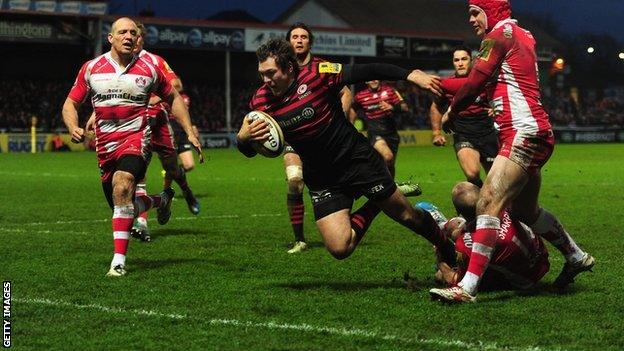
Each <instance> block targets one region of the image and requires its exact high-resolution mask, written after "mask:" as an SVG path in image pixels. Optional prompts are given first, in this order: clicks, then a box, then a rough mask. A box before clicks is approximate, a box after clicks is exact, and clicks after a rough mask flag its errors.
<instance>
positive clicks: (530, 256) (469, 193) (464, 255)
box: [436, 182, 550, 290]
mask: <svg viewBox="0 0 624 351" xmlns="http://www.w3.org/2000/svg"><path fill="white" fill-rule="evenodd" d="M478 198H479V188H478V187H477V186H476V185H474V184H472V183H469V182H462V183H459V184H457V185H456V186H455V187H454V188H453V204H454V205H455V209H456V210H457V213H458V214H460V215H462V216H463V218H462V217H455V218H451V219H449V220H448V221H447V222H446V224H445V225H444V230H445V231H447V233H448V234H447V235H449V236H450V237H451V238H452V239H453V240H454V241H455V250H456V251H457V253H458V260H457V263H458V267H457V268H456V269H453V268H451V267H449V265H448V264H446V263H444V262H441V263H439V264H438V271H437V272H436V280H438V281H440V282H442V283H444V284H447V285H449V286H455V285H456V284H457V283H458V282H459V281H460V280H461V279H462V278H463V276H464V274H465V273H466V269H467V268H468V265H469V262H470V253H471V249H472V245H473V239H472V237H473V235H474V233H475V220H476V218H475V208H476V205H477V199H478ZM500 220H501V231H500V232H499V233H498V240H497V241H496V245H495V246H494V251H493V253H492V259H491V262H490V265H489V266H488V268H487V270H486V271H485V273H484V275H483V281H482V283H481V288H485V289H490V290H492V289H519V290H526V289H530V288H532V287H534V286H535V284H537V282H539V281H540V280H541V279H542V278H543V277H544V275H545V274H546V273H547V272H548V270H549V269H550V263H549V262H548V250H547V249H546V247H545V246H544V242H543V241H542V239H541V238H540V237H539V236H537V235H535V234H534V233H533V232H532V231H531V229H530V228H529V227H528V226H526V225H525V224H524V223H521V222H520V221H518V220H516V219H512V218H511V217H510V216H509V212H508V211H506V210H503V212H501V216H500Z"/></svg>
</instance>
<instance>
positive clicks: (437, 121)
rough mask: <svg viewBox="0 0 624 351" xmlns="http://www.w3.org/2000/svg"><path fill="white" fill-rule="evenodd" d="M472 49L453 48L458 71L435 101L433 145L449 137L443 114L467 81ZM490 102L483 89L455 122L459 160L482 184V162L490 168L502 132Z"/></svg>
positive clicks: (471, 178) (473, 180)
mask: <svg viewBox="0 0 624 351" xmlns="http://www.w3.org/2000/svg"><path fill="white" fill-rule="evenodd" d="M470 53H471V50H470V49H469V48H467V47H457V48H455V50H453V67H454V68H455V75H454V76H452V77H449V78H445V79H442V90H444V95H443V96H442V97H441V98H439V99H437V100H435V101H434V102H433V103H432V104H431V108H430V112H429V117H430V118H431V129H432V131H433V140H432V141H433V145H436V146H444V145H445V144H446V138H445V137H444V135H442V115H443V114H444V112H445V111H446V109H447V108H448V104H449V103H450V101H452V100H453V96H455V94H456V93H457V91H458V90H459V88H461V87H462V86H463V85H464V83H465V82H466V77H467V76H468V74H469V73H470V68H471V65H472V57H471V56H470ZM489 109H490V106H489V104H488V101H487V96H486V95H485V92H483V93H481V94H480V95H479V96H478V97H477V99H476V100H475V102H474V103H473V104H471V105H470V106H469V107H468V108H467V109H466V111H465V112H463V114H462V117H461V118H458V119H456V120H455V122H454V128H453V144H454V147H455V152H456V154H457V161H459V166H460V167H461V169H462V171H463V172H464V175H465V176H466V180H468V181H469V182H471V183H473V184H475V185H477V186H478V187H481V186H482V185H483V181H482V180H481V176H480V173H481V166H483V169H485V171H486V172H487V171H489V170H490V168H491V167H492V162H494V158H495V157H496V154H497V153H498V135H497V132H496V129H495V128H494V120H493V119H492V118H491V117H490V116H489V115H488V111H489Z"/></svg>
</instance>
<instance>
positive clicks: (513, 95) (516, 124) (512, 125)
mask: <svg viewBox="0 0 624 351" xmlns="http://www.w3.org/2000/svg"><path fill="white" fill-rule="evenodd" d="M469 5H470V7H469V14H470V23H471V24H472V26H473V28H474V29H475V31H476V33H477V35H478V36H481V37H482V38H483V41H482V42H481V49H480V52H479V55H478V57H477V60H476V63H475V65H474V67H473V68H472V71H471V72H470V74H469V76H468V79H467V81H466V83H465V84H464V86H463V87H462V88H461V89H459V91H458V92H457V94H456V95H455V97H454V99H453V102H452V103H451V107H450V109H449V111H448V112H447V114H445V116H444V117H443V124H444V125H445V129H449V128H452V124H453V123H454V122H455V121H456V120H457V119H460V118H462V116H461V112H462V111H465V110H466V108H468V106H470V104H472V103H473V102H474V101H475V99H476V98H477V96H478V95H479V94H480V93H481V92H482V91H483V90H484V89H486V86H487V89H486V91H487V95H488V100H489V101H490V105H491V106H492V108H493V109H494V113H495V115H496V123H497V124H498V126H499V128H500V131H499V144H500V149H499V152H498V156H496V159H495V160H494V163H493V165H492V168H491V169H490V172H489V173H488V175H487V178H486V179H485V183H484V184H483V187H482V189H481V192H480V195H479V201H478V202H477V227H476V228H477V229H476V232H475V234H474V235H473V241H474V244H473V246H472V253H471V255H470V263H469V265H468V271H467V273H466V275H464V277H463V278H462V280H461V282H459V283H458V285H457V286H456V287H452V288H448V289H432V290H431V291H430V292H431V294H432V296H433V297H434V298H439V299H444V300H448V301H472V300H474V297H475V296H476V293H477V290H478V285H479V281H480V280H481V277H482V275H483V272H484V271H485V269H486V268H487V265H488V263H489V262H490V258H491V257H492V252H493V248H494V245H495V244H496V238H497V237H498V233H499V232H500V230H501V223H500V219H499V217H500V214H501V212H502V211H503V209H505V208H510V209H511V210H510V213H511V215H512V216H513V218H515V219H518V220H520V221H521V222H522V223H526V224H530V227H531V229H532V230H533V232H534V233H536V234H538V235H540V236H542V237H543V238H544V239H546V240H547V241H549V242H550V243H552V244H553V245H555V247H557V249H558V250H559V251H561V253H562V254H563V255H564V257H565V260H566V263H565V265H564V267H563V270H562V271H561V273H560V274H559V276H558V277H557V278H556V279H555V283H554V284H555V286H557V287H559V288H564V287H566V286H567V285H568V284H570V283H571V282H573V281H574V278H575V277H576V276H577V275H578V274H579V273H581V272H584V271H588V270H591V268H592V267H593V266H594V263H595V260H594V258H593V257H592V256H591V255H590V254H589V253H587V252H585V251H583V250H581V249H580V248H579V247H578V246H577V244H576V243H575V242H574V240H573V239H572V237H570V235H569V234H568V233H567V232H566V231H565V230H564V229H563V226H562V225H561V223H560V222H559V220H558V219H557V218H556V217H555V216H554V215H552V214H551V213H550V212H548V211H546V210H545V209H543V208H540V206H539V204H538V197H539V189H540V185H541V168H542V166H543V165H544V164H545V163H546V162H547V161H548V159H549V158H550V156H551V154H552V151H553V148H554V136H553V132H552V128H551V125H550V122H549V119H548V114H547V113H546V111H545V110H544V108H543V107H542V104H541V102H540V91H539V81H538V72H537V55H536V53H535V39H534V38H533V36H532V35H531V33H530V32H529V31H527V30H525V29H523V28H521V27H520V26H518V24H517V22H516V21H515V20H513V19H511V7H510V5H509V3H508V1H507V0H469ZM488 83H489V84H488ZM434 295H435V296H434Z"/></svg>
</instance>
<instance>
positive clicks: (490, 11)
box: [468, 0, 511, 33]
mask: <svg viewBox="0 0 624 351" xmlns="http://www.w3.org/2000/svg"><path fill="white" fill-rule="evenodd" d="M468 5H470V7H473V8H476V9H477V10H479V11H482V12H483V13H485V32H486V33H489V32H490V31H491V30H492V28H494V26H495V25H496V23H498V22H500V21H502V20H505V19H507V18H510V17H511V5H510V4H509V0H468Z"/></svg>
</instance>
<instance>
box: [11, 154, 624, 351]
mask: <svg viewBox="0 0 624 351" xmlns="http://www.w3.org/2000/svg"><path fill="white" fill-rule="evenodd" d="M208 155H209V156H210V160H209V161H208V162H207V163H206V164H205V165H199V166H198V167H197V169H196V170H194V171H193V172H192V173H190V174H189V176H188V178H189V182H190V184H191V185H192V187H193V189H194V190H195V192H196V194H197V195H199V196H200V200H201V202H202V213H201V214H200V216H199V217H197V218H192V215H190V213H189V212H188V210H187V209H186V206H185V203H184V201H183V200H182V199H177V201H175V202H174V205H173V211H174V214H173V218H172V220H171V221H170V222H169V224H167V225H166V226H158V224H157V223H156V222H155V221H153V220H150V226H151V228H152V232H153V238H154V241H153V242H151V243H141V242H137V241H134V240H133V241H132V242H131V243H130V249H129V254H128V267H129V275H128V276H127V277H124V278H122V279H110V278H108V279H107V278H105V277H104V274H105V273H106V271H107V269H108V265H109V263H110V259H111V253H112V241H111V237H112V235H111V228H110V212H109V209H108V207H107V205H106V202H105V200H104V197H103V195H102V192H101V189H100V183H99V177H98V175H99V173H98V169H97V167H96V160H95V155H94V154H92V153H86V152H85V153H64V154H49V153H48V154H36V155H31V154H0V179H2V181H1V182H0V184H1V190H0V250H1V251H2V254H1V255H0V258H1V260H2V261H1V262H0V278H2V279H3V280H11V281H12V284H13V288H12V291H13V299H14V301H13V319H12V322H13V344H14V348H15V349H16V350H25V349H31V350H43V349H58V350H90V349H100V350H122V349H156V350H172V349H197V350H204V349H217V350H267V349H271V350H336V349H348V350H365V349H380V350H397V349H406V350H407V349H409V350H466V349H473V350H481V349H512V350H525V349H532V350H590V349H593V350H621V349H624V303H623V302H622V301H624V293H623V290H622V284H621V282H622V276H624V272H623V265H622V262H621V261H619V259H620V258H621V252H622V248H623V245H622V242H623V238H624V235H623V234H624V231H623V229H622V225H621V223H622V220H621V214H620V212H621V211H622V209H624V186H623V185H622V184H623V178H622V174H623V172H624V166H623V163H622V161H623V160H624V145H559V146H558V147H557V149H556V151H555V154H554V156H553V158H552V159H551V160H550V162H549V163H548V165H547V166H546V167H545V169H544V173H543V174H544V177H543V178H544V181H543V186H542V193H541V202H542V204H543V206H544V207H547V208H549V209H550V210H551V212H553V213H555V214H557V216H559V218H560V219H561V220H562V222H563V223H564V225H565V226H566V228H567V229H568V231H569V232H570V233H572V234H573V236H574V237H575V238H576V239H577V241H578V242H579V243H580V245H582V246H583V247H584V248H586V249H587V250H589V251H590V252H591V253H592V254H593V255H594V256H595V257H596V259H597V265H596V267H595V269H594V273H593V274H583V275H581V276H580V277H579V279H578V281H577V283H575V284H574V286H573V287H572V288H571V289H570V292H569V294H566V295H556V294H553V293H551V292H550V291H549V289H548V287H549V284H550V283H551V282H552V280H553V279H554V277H556V275H557V274H558V272H559V270H560V269H561V266H562V265H563V260H562V259H561V256H560V255H559V253H558V252H556V251H555V250H554V249H553V248H551V247H550V249H551V250H550V251H551V263H552V264H551V272H550V273H548V275H547V276H546V277H545V278H544V284H543V289H540V290H539V291H538V292H537V293H536V294H533V295H521V294H517V293H514V292H492V293H481V294H480V295H479V301H478V303H477V304H474V305H462V306H445V305H440V304H438V303H434V302H431V301H430V300H429V296H428V293H427V290H428V289H429V288H430V287H431V286H433V279H432V273H433V252H432V250H431V247H430V245H429V244H428V243H427V242H426V241H425V240H423V239H422V238H420V237H418V236H416V235H414V234H412V233H410V232H409V231H408V230H407V229H405V228H403V227H401V226H399V225H397V224H395V223H393V222H392V221H390V220H389V219H388V218H386V217H384V216H383V215H382V216H380V217H379V218H378V219H377V220H376V222H375V223H374V224H373V225H372V227H371V229H370V230H369V233H368V234H367V237H366V238H365V239H364V241H363V243H362V245H360V247H359V248H358V249H357V250H356V251H355V253H354V254H353V255H352V256H351V257H350V258H349V259H347V260H344V261H337V260H334V259H333V258H332V257H331V256H330V255H329V253H327V252H326V251H325V249H324V248H323V245H322V242H321V241H320V237H319V235H318V232H317V231H316V228H315V226H314V222H313V218H312V211H311V207H310V206H309V202H307V203H306V219H305V229H306V234H307V237H308V240H309V242H311V245H312V250H310V251H308V252H305V253H304V254H302V255H298V256H291V255H288V254H286V244H287V243H288V242H289V241H291V240H292V234H291V230H290V225H289V221H288V218H287V215H286V210H285V202H286V199H285V187H286V186H285V182H284V174H283V169H282V163H281V162H282V161H281V159H265V158H261V157H256V158H254V159H251V160H248V159H245V158H244V157H243V156H242V155H240V154H238V153H237V152H235V151H234V150H217V151H214V150H211V151H209V152H208ZM398 160H399V162H398V175H397V178H398V179H405V178H407V177H408V176H409V175H414V178H415V179H416V180H418V181H419V182H420V183H421V185H422V186H423V189H424V192H425V194H424V195H422V196H421V197H420V199H423V200H428V201H432V202H434V203H435V204H437V205H438V206H439V207H440V208H441V209H442V210H443V211H444V212H445V213H447V214H451V213H452V211H451V203H450V196H449V194H450V189H451V187H452V186H453V184H454V183H455V182H457V181H459V180H461V179H462V175H461V173H460V171H459V167H458V165H457V163H456V161H455V158H454V155H453V151H452V149H451V148H450V147H446V148H433V147H415V148H403V149H401V150H400V152H399V158H398ZM148 183H149V185H148V187H149V190H151V192H158V191H160V186H161V185H160V183H161V177H160V175H159V170H158V169H157V167H155V165H153V166H152V168H151V169H150V172H149V180H148ZM306 198H307V196H306ZM306 201H307V200H306ZM153 217H155V216H153ZM405 272H409V275H410V276H411V277H413V278H414V279H415V287H412V289H408V288H407V286H406V284H405V282H404V281H403V275H404V273H405ZM170 314H174V315H176V316H170Z"/></svg>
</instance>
